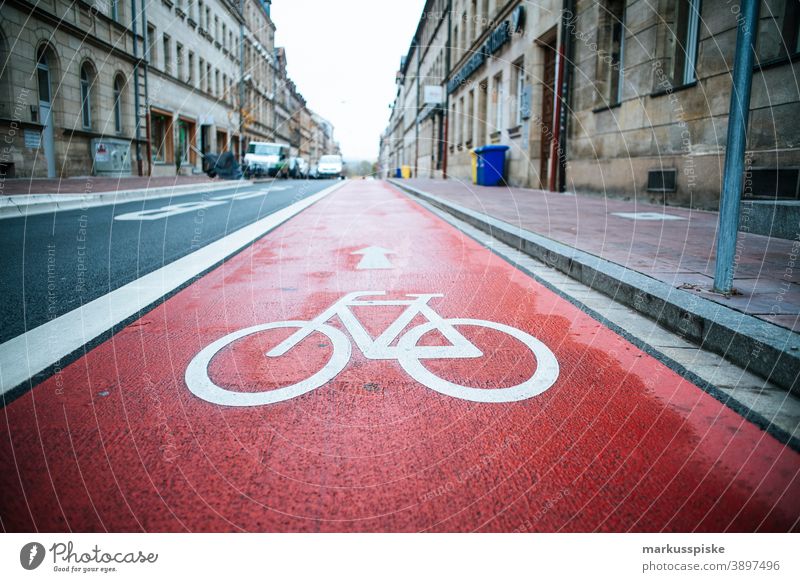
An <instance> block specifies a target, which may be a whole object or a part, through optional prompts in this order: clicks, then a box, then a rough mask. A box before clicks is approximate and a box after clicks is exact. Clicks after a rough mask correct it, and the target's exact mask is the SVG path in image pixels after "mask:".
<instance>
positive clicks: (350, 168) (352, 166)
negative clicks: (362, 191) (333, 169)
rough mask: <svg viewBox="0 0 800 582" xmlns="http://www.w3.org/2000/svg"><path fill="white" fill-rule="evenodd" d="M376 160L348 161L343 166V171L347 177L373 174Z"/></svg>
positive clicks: (375, 169)
mask: <svg viewBox="0 0 800 582" xmlns="http://www.w3.org/2000/svg"><path fill="white" fill-rule="evenodd" d="M377 167H378V164H377V162H371V161H368V160H359V161H354V162H349V163H348V164H347V165H346V166H345V173H346V174H347V177H348V178H360V177H361V176H373V175H374V174H375V173H376V171H377Z"/></svg>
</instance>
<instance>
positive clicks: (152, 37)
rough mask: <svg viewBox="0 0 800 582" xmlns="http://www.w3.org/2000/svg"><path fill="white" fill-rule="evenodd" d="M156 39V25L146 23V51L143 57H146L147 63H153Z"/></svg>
mask: <svg viewBox="0 0 800 582" xmlns="http://www.w3.org/2000/svg"><path fill="white" fill-rule="evenodd" d="M157 42H158V39H157V37H156V27H155V26H153V25H152V24H148V25H147V52H146V53H145V55H144V57H145V59H147V62H148V63H151V64H152V63H155V61H156V43H157Z"/></svg>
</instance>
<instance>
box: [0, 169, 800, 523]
mask: <svg viewBox="0 0 800 582" xmlns="http://www.w3.org/2000/svg"><path fill="white" fill-rule="evenodd" d="M369 246H380V247H383V248H386V249H391V250H392V251H394V253H395V254H392V255H388V259H389V260H390V261H391V263H392V265H393V267H394V268H392V269H380V270H359V269H357V268H356V266H357V265H358V263H359V261H360V260H361V259H362V258H363V256H362V255H356V254H352V253H353V252H355V251H358V250H360V249H363V248H365V247H369ZM368 290H380V291H386V292H387V294H388V295H387V296H388V297H390V298H404V297H405V295H406V294H410V293H442V294H443V295H444V296H443V297H438V298H433V299H431V300H430V302H429V305H430V306H431V307H432V308H433V309H434V310H435V311H436V312H437V313H439V314H440V315H442V316H443V317H446V318H477V319H483V320H489V321H494V322H498V323H502V324H506V325H509V326H513V327H516V328H518V329H520V330H522V331H525V332H526V333H529V334H531V335H533V336H535V337H536V338H538V339H539V340H541V341H542V342H544V343H545V344H546V345H547V346H548V347H549V348H550V349H551V350H552V351H553V352H554V353H555V355H556V358H557V359H558V362H559V366H560V376H559V378H558V380H557V381H556V383H555V384H554V385H553V386H552V388H550V389H549V390H547V391H546V392H544V393H542V394H541V395H539V396H535V397H533V398H530V399H527V400H523V401H520V402H514V403H500V404H498V403H476V402H469V401H466V400H461V399H458V398H453V397H450V396H445V395H443V394H440V393H438V392H435V391H433V390H431V389H429V388H427V387H426V386H424V385H421V384H419V383H417V382H416V381H414V380H413V379H412V378H411V377H410V376H409V375H408V374H407V373H406V372H405V371H404V370H403V369H402V368H401V366H400V365H399V363H398V362H397V361H395V360H380V361H378V360H370V359H367V358H365V357H364V355H363V354H362V353H361V351H360V350H359V349H358V348H357V346H356V345H355V342H353V349H352V355H351V358H350V361H349V363H348V365H347V366H346V367H345V368H344V370H343V371H342V372H341V373H340V374H339V375H338V376H336V378H335V379H333V380H332V381H330V382H329V383H327V384H326V385H324V386H322V387H320V388H318V389H316V390H314V391H312V392H310V393H308V394H305V395H303V396H299V397H297V398H294V399H292V400H288V401H286V402H281V403H277V404H271V405H265V406H259V407H245V408H236V407H225V406H219V405H215V404H211V403H209V402H207V401H205V400H202V399H200V398H198V397H196V396H195V395H193V394H192V393H191V392H190V391H189V390H188V389H187V386H186V383H185V381H184V373H185V370H186V367H187V365H188V363H189V362H190V360H192V358H193V357H194V356H195V354H197V353H198V352H199V351H200V350H201V349H202V348H204V347H205V346H207V345H208V344H210V343H211V342H213V341H215V340H217V339H219V338H221V337H223V336H225V335H226V334H228V333H231V332H234V331H236V330H238V329H242V328H247V327H250V326H254V325H257V324H260V323H268V322H273V321H283V320H308V319H312V318H314V317H315V316H317V315H319V314H320V313H322V312H323V311H324V310H325V309H327V308H328V307H330V306H331V305H333V304H334V303H335V302H336V301H337V300H338V299H340V298H341V297H342V296H344V295H346V294H347V293H350V292H353V291H368ZM382 299H385V298H382ZM401 310H402V308H390V307H363V308H356V309H354V313H355V315H356V316H357V317H358V318H359V320H360V321H361V322H362V323H363V325H364V326H365V328H366V329H367V330H368V331H369V332H371V333H372V335H373V336H374V335H377V334H378V333H379V332H380V331H382V330H383V329H384V328H385V327H386V326H388V325H389V323H391V321H393V320H394V319H395V318H396V317H397V315H398V314H399V312H400V311H401ZM420 322H421V321H415V322H414V323H413V324H412V325H414V324H416V323H420ZM329 325H331V326H332V327H335V328H338V329H340V330H342V331H343V332H344V333H345V335H347V337H348V339H349V338H350V335H349V334H348V332H347V331H346V330H345V328H344V326H343V325H342V322H341V321H339V320H338V319H337V318H334V319H332V320H331V321H330V322H329ZM459 331H461V332H462V333H463V334H464V335H465V336H466V337H467V338H468V339H470V340H471V341H473V343H474V344H475V345H476V346H478V347H479V348H480V349H481V350H482V351H483V352H484V356H483V357H481V358H475V359H462V360H439V361H434V360H427V361H425V366H426V368H427V369H428V370H430V371H432V372H434V373H437V374H439V375H440V376H442V377H444V378H446V379H449V380H451V381H454V382H459V383H463V384H468V385H470V386H474V387H483V388H486V389H493V388H502V387H506V386H512V385H515V384H518V383H519V382H521V381H523V380H524V379H525V378H527V377H529V376H530V375H531V374H532V373H533V371H535V370H536V366H537V363H536V360H535V358H533V357H532V356H531V354H530V352H528V351H527V350H525V349H524V348H523V347H522V344H521V343H520V342H518V341H516V340H512V339H510V338H509V337H508V336H505V335H504V334H501V333H499V332H497V331H493V330H484V329H481V328H469V327H467V326H462V327H460V328H459ZM290 333H291V331H290V330H271V331H266V332H263V333H261V334H254V335H252V336H249V337H247V338H245V339H242V340H240V341H238V342H236V343H235V344H232V346H231V347H229V348H227V349H225V350H223V351H222V352H220V353H219V354H218V356H217V357H216V358H214V360H213V361H212V363H211V366H210V367H209V373H210V376H211V377H212V379H213V380H214V381H215V382H217V383H218V384H223V383H224V384H225V385H226V386H228V387H232V388H233V389H236V390H240V391H263V390H269V389H272V388H278V387H281V386H285V385H287V384H289V383H291V382H295V381H299V380H301V379H303V378H306V377H308V376H309V375H310V374H312V373H314V372H315V371H317V370H319V369H320V367H322V365H324V363H325V362H326V361H327V360H328V359H329V358H330V357H331V353H332V347H331V345H330V342H329V341H328V340H327V338H326V337H325V336H324V335H322V334H320V333H314V334H312V335H311V336H309V337H308V338H306V339H305V340H303V341H302V342H301V343H300V344H299V345H297V346H296V347H295V348H293V349H292V350H290V351H289V352H288V353H286V354H285V355H283V356H280V357H279V358H266V357H265V356H264V352H265V351H268V350H269V349H271V348H272V347H274V346H275V345H277V343H278V342H280V341H281V340H282V339H285V338H286V337H288V335H289V334H290ZM442 343H444V344H446V343H447V342H446V341H445V340H443V339H442V338H441V337H438V336H437V334H436V333H431V334H428V335H426V336H424V337H423V338H422V340H421V341H420V344H426V345H439V344H442ZM799 470H800V462H799V459H798V454H797V453H795V452H793V451H792V450H790V449H789V448H787V447H785V446H784V445H782V444H781V443H779V442H778V441H776V440H775V439H774V438H772V437H771V436H769V435H768V434H766V433H765V432H763V431H762V430H760V429H759V428H757V427H756V426H754V425H752V424H750V423H748V422H746V421H745V420H743V419H742V418H741V417H740V416H739V415H737V414H736V413H734V412H732V411H731V410H730V409H728V408H726V407H725V406H723V405H721V404H720V403H719V402H717V401H716V400H714V399H713V398H712V397H710V396H709V395H707V394H706V393H705V392H703V391H702V390H700V389H699V388H698V387H696V386H694V385H693V384H691V383H690V382H688V381H686V380H683V379H682V378H681V377H680V376H678V375H677V374H676V373H674V372H673V371H671V370H670V369H668V368H667V367H665V366H664V365H663V364H661V363H660V362H658V361H657V360H655V359H653V358H652V357H650V356H648V355H646V354H644V353H643V352H642V351H640V350H639V349H637V348H636V347H634V346H633V345H631V344H630V343H629V342H627V341H626V340H624V339H623V338H621V337H619V336H618V335H616V334H615V333H613V332H612V331H610V330H609V329H607V328H605V327H604V326H603V325H601V324H599V323H598V322H596V321H595V320H593V319H592V318H590V317H589V316H588V315H586V314H584V313H582V312H581V311H579V310H578V309H577V308H575V307H574V306H573V305H571V304H570V303H568V302H567V301H566V300H564V299H562V298H560V297H559V296H557V295H556V294H554V293H553V292H551V291H549V290H547V289H546V288H544V287H543V286H541V285H539V284H538V283H536V282H535V281H533V280H532V279H530V278H529V277H528V276H526V275H524V274H523V273H521V272H519V271H517V270H516V269H514V268H513V267H511V266H509V265H508V264H507V263H505V262H504V261H503V260H501V259H500V258H498V257H497V256H495V255H494V254H493V253H491V252H490V251H488V250H486V249H485V248H483V247H482V246H480V245H479V244H477V243H476V242H474V241H472V240H471V239H468V238H467V237H465V236H463V235H462V234H461V233H460V232H459V231H457V230H456V229H454V228H452V227H451V226H449V225H447V224H446V223H444V222H442V221H441V220H439V219H438V218H436V217H435V216H433V215H431V214H429V213H428V212H427V211H425V210H424V209H422V208H421V207H419V206H417V205H416V204H414V203H413V202H411V201H409V200H407V199H405V198H404V197H403V196H402V195H400V194H399V193H397V192H396V191H394V190H393V189H392V188H391V187H390V186H388V185H385V184H382V183H379V182H357V183H351V184H348V185H347V186H345V187H344V188H343V189H342V190H339V191H338V192H336V193H334V194H333V195H331V196H329V197H328V198H326V199H324V200H323V201H322V202H320V203H318V204H316V205H315V206H313V207H311V208H310V209H308V210H306V211H305V212H303V213H302V214H300V215H299V216H297V217H295V218H294V219H292V220H291V221H290V222H288V223H287V224H285V225H283V226H281V227H280V228H278V229H277V230H275V231H274V232H272V233H270V234H269V235H267V236H266V237H264V238H263V239H261V240H260V241H258V242H256V243H255V244H254V245H253V246H252V247H250V248H248V249H246V250H245V251H243V252H242V253H240V254H239V255H237V256H236V257H234V258H233V259H231V260H230V261H229V262H227V263H226V264H225V265H223V266H221V267H220V268H218V269H216V270H214V271H213V272H211V273H210V274H208V275H207V276H205V277H204V278H202V279H201V280H199V281H198V282H196V283H194V284H193V285H191V286H189V287H188V288H186V289H184V290H182V291H181V292H179V293H177V294H176V295H175V296H173V297H172V298H171V299H169V300H168V301H166V302H165V303H164V304H163V305H161V306H159V307H158V308H156V309H154V310H153V311H151V312H150V313H148V314H147V315H146V316H145V317H143V318H142V319H140V320H138V321H136V322H134V323H133V324H131V325H130V326H128V327H127V328H125V329H124V330H122V331H120V332H119V333H117V334H116V335H115V336H114V337H112V338H111V339H110V340H108V341H106V342H105V343H103V344H102V345H100V346H99V347H97V348H96V349H94V350H92V351H91V352H89V353H88V354H87V355H86V356H85V357H83V358H81V359H79V360H78V361H76V362H74V363H72V364H71V365H69V366H66V367H65V368H64V370H63V371H61V372H60V373H59V374H57V375H55V376H53V377H51V378H50V379H48V380H47V381H45V382H43V383H42V384H40V385H39V386H37V387H36V388H34V389H33V390H32V391H31V392H29V393H28V394H26V395H24V396H22V397H21V398H19V399H18V400H16V401H15V402H14V403H12V404H11V405H9V406H7V407H6V408H5V409H3V410H2V411H1V412H0V490H2V491H3V495H2V501H0V517H1V518H2V526H3V528H4V529H5V530H8V531H18V530H44V531H64V530H73V531H106V530H108V531H140V530H145V531H185V530H189V531H228V530H246V531H421V530H425V531H472V530H482V531H595V530H601V531H629V530H634V531H662V530H665V531H694V530H701V531H762V530H766V531H787V530H793V529H796V528H797V520H798V516H800V485H799V484H798V480H797V477H798V471H799Z"/></svg>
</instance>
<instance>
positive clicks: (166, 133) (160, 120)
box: [150, 109, 174, 164]
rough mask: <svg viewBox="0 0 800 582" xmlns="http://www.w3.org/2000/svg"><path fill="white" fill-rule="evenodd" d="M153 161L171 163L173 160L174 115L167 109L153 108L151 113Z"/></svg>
mask: <svg viewBox="0 0 800 582" xmlns="http://www.w3.org/2000/svg"><path fill="white" fill-rule="evenodd" d="M150 127H151V139H152V144H153V161H154V162H157V163H164V164H167V163H170V162H172V161H173V159H174V158H173V154H174V152H173V138H172V115H171V114H170V113H167V112H166V111H159V110H157V109H153V110H152V113H151V114H150Z"/></svg>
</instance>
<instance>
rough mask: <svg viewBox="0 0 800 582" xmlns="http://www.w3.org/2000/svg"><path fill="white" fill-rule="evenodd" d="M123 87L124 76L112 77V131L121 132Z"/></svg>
mask: <svg viewBox="0 0 800 582" xmlns="http://www.w3.org/2000/svg"><path fill="white" fill-rule="evenodd" d="M124 88H125V78H124V77H123V76H122V75H117V76H116V77H114V131H115V132H117V133H122V92H123V90H124Z"/></svg>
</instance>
